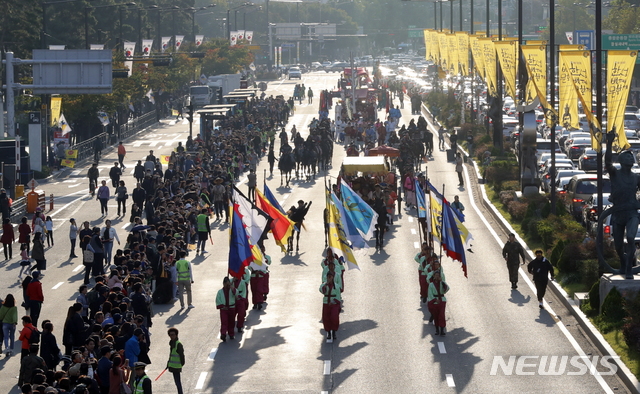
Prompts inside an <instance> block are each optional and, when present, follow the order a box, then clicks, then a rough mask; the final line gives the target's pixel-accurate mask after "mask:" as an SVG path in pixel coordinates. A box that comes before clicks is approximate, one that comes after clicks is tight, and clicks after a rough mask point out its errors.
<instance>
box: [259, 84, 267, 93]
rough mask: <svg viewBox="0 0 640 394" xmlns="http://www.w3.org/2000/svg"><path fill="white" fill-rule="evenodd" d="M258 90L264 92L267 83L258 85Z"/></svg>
mask: <svg viewBox="0 0 640 394" xmlns="http://www.w3.org/2000/svg"><path fill="white" fill-rule="evenodd" d="M258 89H260V91H261V92H264V91H265V90H267V83H266V82H260V83H259V84H258Z"/></svg>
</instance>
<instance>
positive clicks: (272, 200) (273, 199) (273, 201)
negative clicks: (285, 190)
mask: <svg viewBox="0 0 640 394" xmlns="http://www.w3.org/2000/svg"><path fill="white" fill-rule="evenodd" d="M264 196H265V197H266V199H267V200H268V201H269V203H270V204H271V205H273V206H274V207H276V208H277V209H278V210H279V211H280V212H282V213H283V214H285V215H286V212H285V211H284V209H282V207H281V206H280V203H279V202H278V200H277V199H276V197H275V196H274V195H273V193H271V190H270V189H269V187H268V186H267V184H266V183H265V184H264Z"/></svg>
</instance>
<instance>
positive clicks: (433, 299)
mask: <svg viewBox="0 0 640 394" xmlns="http://www.w3.org/2000/svg"><path fill="white" fill-rule="evenodd" d="M432 278H433V280H432V281H431V283H429V295H428V297H427V299H428V305H429V312H431V316H433V321H434V324H435V326H436V335H442V336H445V335H447V334H446V331H445V330H446V328H445V327H446V326H447V319H446V317H445V313H444V312H445V308H446V307H447V298H446V297H445V296H444V294H445V293H446V292H448V291H449V285H447V283H446V282H445V281H443V280H442V278H441V274H440V272H439V271H436V272H435V273H434V274H433V277H432Z"/></svg>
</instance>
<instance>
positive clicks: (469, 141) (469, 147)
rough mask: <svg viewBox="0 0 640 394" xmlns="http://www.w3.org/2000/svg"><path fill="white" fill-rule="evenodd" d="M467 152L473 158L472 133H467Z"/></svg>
mask: <svg viewBox="0 0 640 394" xmlns="http://www.w3.org/2000/svg"><path fill="white" fill-rule="evenodd" d="M467 151H468V152H469V156H470V157H471V156H473V134H472V133H471V131H467Z"/></svg>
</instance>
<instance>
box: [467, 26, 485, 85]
mask: <svg viewBox="0 0 640 394" xmlns="http://www.w3.org/2000/svg"><path fill="white" fill-rule="evenodd" d="M469 43H470V44H471V54H472V55H473V64H474V65H475V67H476V70H477V71H478V74H479V75H480V77H481V78H482V79H485V73H486V70H485V68H484V56H482V52H483V48H482V45H481V44H480V41H479V40H478V36H477V35H476V36H471V37H469Z"/></svg>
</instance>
